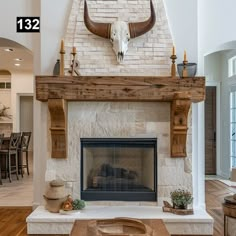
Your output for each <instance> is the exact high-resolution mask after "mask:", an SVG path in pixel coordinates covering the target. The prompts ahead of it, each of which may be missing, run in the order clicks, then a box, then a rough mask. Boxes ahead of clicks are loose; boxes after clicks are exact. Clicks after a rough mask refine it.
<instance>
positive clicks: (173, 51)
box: [172, 46, 175, 55]
mask: <svg viewBox="0 0 236 236" xmlns="http://www.w3.org/2000/svg"><path fill="white" fill-rule="evenodd" d="M172 55H175V46H173V48H172Z"/></svg>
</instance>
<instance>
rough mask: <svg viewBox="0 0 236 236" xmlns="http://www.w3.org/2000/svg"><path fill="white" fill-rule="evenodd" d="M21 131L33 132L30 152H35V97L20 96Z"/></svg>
mask: <svg viewBox="0 0 236 236" xmlns="http://www.w3.org/2000/svg"><path fill="white" fill-rule="evenodd" d="M20 131H21V132H32V134H31V138H30V139H31V140H30V143H29V151H30V152H32V151H33V96H20Z"/></svg>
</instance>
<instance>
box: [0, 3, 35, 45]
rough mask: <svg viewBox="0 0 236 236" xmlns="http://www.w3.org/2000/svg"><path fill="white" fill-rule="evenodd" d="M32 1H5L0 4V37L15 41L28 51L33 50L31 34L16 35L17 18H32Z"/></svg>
mask: <svg viewBox="0 0 236 236" xmlns="http://www.w3.org/2000/svg"><path fill="white" fill-rule="evenodd" d="M33 2H34V1H32V0H18V1H15V0H7V1H1V3H0V19H1V20H0V29H4V30H1V32H0V37H3V38H8V39H11V40H13V41H16V42H18V43H20V44H22V45H24V46H25V47H27V48H28V49H30V50H32V49H33V43H32V42H33V41H32V38H33V34H29V33H16V17H17V16H33V15H34V14H32V9H33Z"/></svg>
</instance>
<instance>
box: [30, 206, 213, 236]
mask: <svg viewBox="0 0 236 236" xmlns="http://www.w3.org/2000/svg"><path fill="white" fill-rule="evenodd" d="M114 217H132V218H138V219H162V220H163V221H164V223H165V226H166V228H167V230H168V231H169V233H170V234H181V235H185V234H186V235H191V234H193V235H194V234H195V235H212V234H213V219H212V218H211V217H210V216H209V215H208V214H207V213H206V211H205V210H194V215H185V216H181V215H175V214H172V213H167V212H162V208H161V207H157V206H87V207H86V208H85V209H83V210H81V211H78V212H75V213H70V214H66V215H65V214H64V215H63V214H59V213H50V212H48V211H47V210H45V209H44V207H43V206H40V207H38V208H37V209H36V210H35V211H34V212H33V213H32V214H31V215H29V216H28V217H27V219H26V221H27V233H28V234H70V232H71V229H72V227H73V223H74V221H75V220H77V219H81V220H83V219H110V218H114Z"/></svg>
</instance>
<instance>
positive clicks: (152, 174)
mask: <svg viewBox="0 0 236 236" xmlns="http://www.w3.org/2000/svg"><path fill="white" fill-rule="evenodd" d="M81 162H82V163H81V198H82V199H84V200H87V201H89V200H93V201H96V200H116V201H155V200H156V196H157V193H156V187H157V179H156V177H157V173H156V172H157V163H156V162H157V139H151V138H145V139H137V138H136V139H131V138H119V139H109V138H106V139H100V138H98V139H94V138H92V139H89V138H86V139H85V138H84V139H81Z"/></svg>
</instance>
